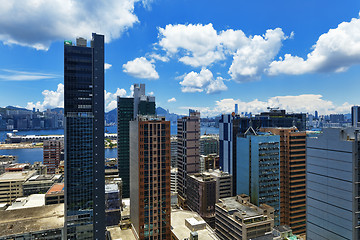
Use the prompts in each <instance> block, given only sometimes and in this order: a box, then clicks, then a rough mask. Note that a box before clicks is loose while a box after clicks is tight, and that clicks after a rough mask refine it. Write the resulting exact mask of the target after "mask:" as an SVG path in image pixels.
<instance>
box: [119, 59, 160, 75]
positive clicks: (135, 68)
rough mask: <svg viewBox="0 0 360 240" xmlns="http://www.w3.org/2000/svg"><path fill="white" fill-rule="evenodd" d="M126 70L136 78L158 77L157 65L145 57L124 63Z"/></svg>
mask: <svg viewBox="0 0 360 240" xmlns="http://www.w3.org/2000/svg"><path fill="white" fill-rule="evenodd" d="M123 68H124V70H123V71H124V72H126V73H128V74H129V75H131V76H133V77H136V78H146V79H158V78H159V74H158V73H157V72H156V70H155V65H154V64H153V63H151V62H150V61H148V60H147V59H146V58H144V57H140V58H135V59H134V60H132V61H128V62H127V63H126V64H124V65H123Z"/></svg>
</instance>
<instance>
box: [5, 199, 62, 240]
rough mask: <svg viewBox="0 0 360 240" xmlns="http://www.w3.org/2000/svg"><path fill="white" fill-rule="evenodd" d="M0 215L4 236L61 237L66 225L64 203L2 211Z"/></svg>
mask: <svg viewBox="0 0 360 240" xmlns="http://www.w3.org/2000/svg"><path fill="white" fill-rule="evenodd" d="M0 216H1V217H0V236H1V237H2V238H5V239H7V237H10V236H14V238H15V237H16V236H27V237H29V236H30V237H31V236H32V238H27V239H35V237H36V235H37V234H38V235H40V236H42V237H44V235H45V234H46V235H45V236H47V234H49V236H53V237H54V235H55V237H57V239H59V238H61V235H62V234H61V232H62V230H61V229H62V228H63V226H64V204H57V205H50V206H42V207H33V208H25V209H16V210H11V211H0ZM37 237H39V236H37ZM21 239H22V238H21ZM49 239H50V237H49Z"/></svg>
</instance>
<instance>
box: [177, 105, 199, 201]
mask: <svg viewBox="0 0 360 240" xmlns="http://www.w3.org/2000/svg"><path fill="white" fill-rule="evenodd" d="M177 140H178V152H177V159H178V162H177V167H178V200H179V205H180V206H182V207H183V208H186V186H187V185H186V181H187V174H191V173H198V172H200V112H197V111H192V110H190V111H189V117H183V118H181V119H178V122H177Z"/></svg>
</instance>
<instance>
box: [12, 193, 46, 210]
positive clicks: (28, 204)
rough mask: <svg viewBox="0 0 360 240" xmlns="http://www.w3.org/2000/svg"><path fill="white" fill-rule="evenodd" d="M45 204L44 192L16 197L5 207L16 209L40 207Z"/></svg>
mask: <svg viewBox="0 0 360 240" xmlns="http://www.w3.org/2000/svg"><path fill="white" fill-rule="evenodd" d="M44 205H45V194H31V195H30V196H27V197H20V198H17V199H16V200H15V201H14V202H13V203H12V204H11V205H10V206H9V207H8V208H7V209H6V211H8V210H16V209H24V208H34V207H41V206H44Z"/></svg>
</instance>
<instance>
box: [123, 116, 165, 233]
mask: <svg viewBox="0 0 360 240" xmlns="http://www.w3.org/2000/svg"><path fill="white" fill-rule="evenodd" d="M170 161H171V160H170V122H169V121H165V118H164V117H159V118H157V117H153V116H138V117H137V119H136V120H134V121H131V122H130V199H131V204H130V216H131V217H130V218H131V223H132V224H133V229H134V230H133V232H134V233H135V234H136V239H140V240H143V239H169V240H170V239H171V232H170V228H171V223H170V220H171V219H170V210H171V198H170Z"/></svg>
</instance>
